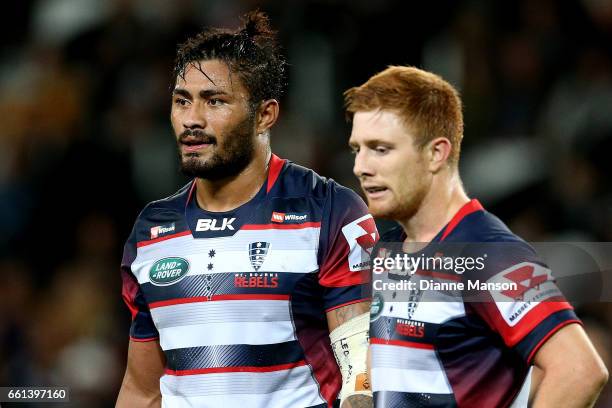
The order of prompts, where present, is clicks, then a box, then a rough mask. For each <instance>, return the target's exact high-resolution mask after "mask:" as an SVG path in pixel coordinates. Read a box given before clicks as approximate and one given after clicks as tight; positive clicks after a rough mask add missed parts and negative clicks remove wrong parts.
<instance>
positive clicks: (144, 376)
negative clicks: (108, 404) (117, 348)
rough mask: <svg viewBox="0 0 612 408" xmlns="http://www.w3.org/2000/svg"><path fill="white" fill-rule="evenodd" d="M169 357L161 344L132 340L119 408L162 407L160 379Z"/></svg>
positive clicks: (118, 400)
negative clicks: (166, 357)
mask: <svg viewBox="0 0 612 408" xmlns="http://www.w3.org/2000/svg"><path fill="white" fill-rule="evenodd" d="M164 365H165V357H164V354H163V352H162V350H161V347H160V346H159V342H158V341H146V342H141V341H134V340H130V345H129V349H128V358H127V368H126V370H125V376H124V377H123V383H122V384H121V389H120V390H119V397H118V398H117V404H116V408H123V407H126V408H127V407H134V408H149V407H151V408H152V407H155V408H158V407H160V406H161V393H160V391H159V378H160V377H161V376H162V374H163V372H164Z"/></svg>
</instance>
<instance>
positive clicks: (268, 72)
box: [174, 11, 287, 109]
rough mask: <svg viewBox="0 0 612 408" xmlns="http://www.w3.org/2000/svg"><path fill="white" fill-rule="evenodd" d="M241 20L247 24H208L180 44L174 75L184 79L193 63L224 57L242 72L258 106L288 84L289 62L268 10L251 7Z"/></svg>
mask: <svg viewBox="0 0 612 408" xmlns="http://www.w3.org/2000/svg"><path fill="white" fill-rule="evenodd" d="M241 20H242V22H243V26H242V27H240V28H239V29H237V30H228V29H223V28H207V29H205V30H204V31H202V32H201V33H199V34H198V35H196V36H195V37H192V38H189V39H188V40H187V41H185V42H184V43H183V44H181V45H179V47H178V51H177V54H176V62H175V66H174V77H175V78H178V77H181V78H183V79H184V74H185V69H186V68H187V66H188V65H189V64H192V63H197V62H198V61H202V60H213V59H219V60H222V61H224V62H226V63H227V64H228V66H229V68H230V70H231V71H232V72H235V73H237V74H238V75H239V77H240V79H241V80H242V82H243V84H244V85H245V87H246V88H247V90H248V91H249V102H250V105H251V108H252V109H254V108H256V107H257V106H258V105H259V103H260V102H262V101H264V100H268V99H277V100H278V99H279V98H280V97H281V95H282V94H283V92H284V90H285V86H286V78H285V67H286V65H287V62H286V60H285V57H284V56H283V55H282V54H281V50H280V47H279V46H278V44H277V40H276V31H274V30H272V29H271V28H270V22H269V19H268V17H267V15H266V14H264V13H262V12H260V11H251V12H249V13H247V14H245V15H244V16H242V17H241ZM204 74H205V75H206V73H204Z"/></svg>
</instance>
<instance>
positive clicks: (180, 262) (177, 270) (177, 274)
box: [149, 257, 189, 286]
mask: <svg viewBox="0 0 612 408" xmlns="http://www.w3.org/2000/svg"><path fill="white" fill-rule="evenodd" d="M187 272H189V262H187V260H186V259H184V258H178V257H171V258H164V259H160V260H159V261H156V262H155V263H154V264H153V266H151V269H150V270H149V280H150V281H151V283H152V284H154V285H156V286H168V285H172V284H173V283H176V282H178V281H180V280H181V279H183V278H184V277H185V276H186V275H187Z"/></svg>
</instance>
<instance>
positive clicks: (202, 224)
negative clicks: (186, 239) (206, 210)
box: [196, 218, 236, 232]
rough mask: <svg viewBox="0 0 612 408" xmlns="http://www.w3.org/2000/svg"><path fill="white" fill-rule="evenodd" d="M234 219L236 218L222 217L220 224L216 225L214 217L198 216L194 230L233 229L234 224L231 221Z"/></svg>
mask: <svg viewBox="0 0 612 408" xmlns="http://www.w3.org/2000/svg"><path fill="white" fill-rule="evenodd" d="M235 220H236V218H223V221H221V222H220V224H221V225H217V221H219V220H216V219H210V218H200V219H198V224H197V225H196V231H199V232H200V231H225V230H226V229H227V230H232V231H233V230H234V226H233V225H232V223H233V222H234V221H235Z"/></svg>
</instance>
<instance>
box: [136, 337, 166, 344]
mask: <svg viewBox="0 0 612 408" xmlns="http://www.w3.org/2000/svg"><path fill="white" fill-rule="evenodd" d="M130 340H132V341H137V342H138V343H146V342H148V341H154V340H159V337H148V338H146V339H137V338H136V337H132V336H130Z"/></svg>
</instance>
